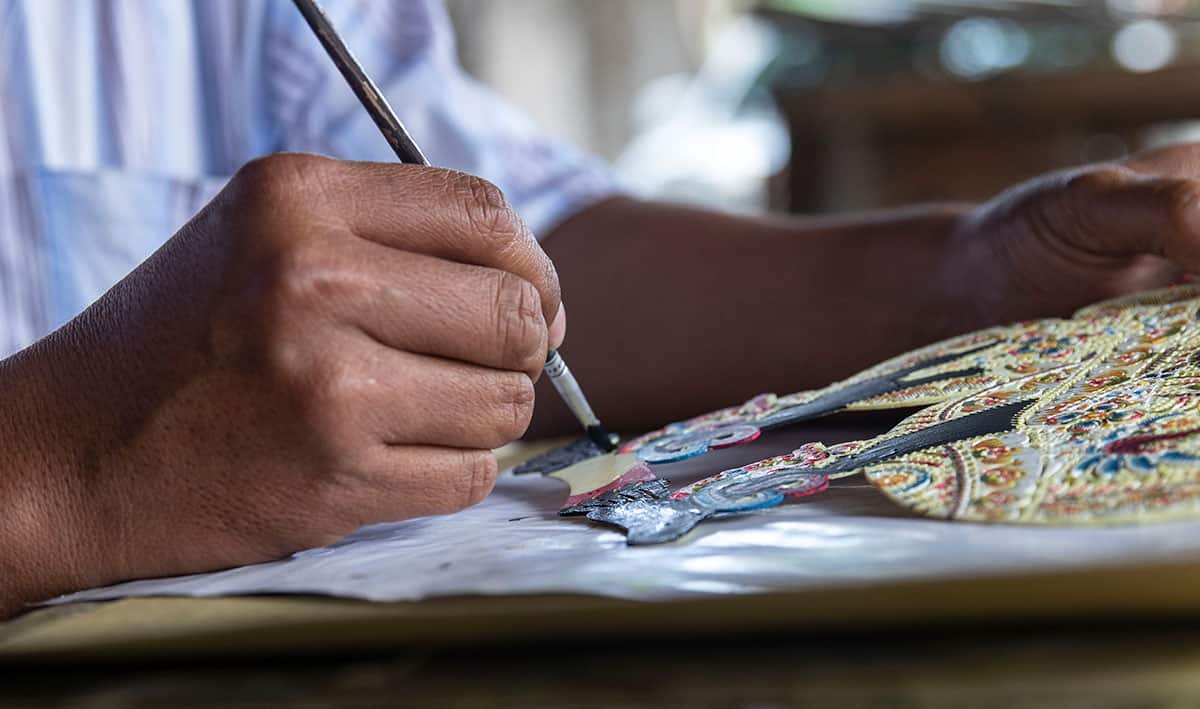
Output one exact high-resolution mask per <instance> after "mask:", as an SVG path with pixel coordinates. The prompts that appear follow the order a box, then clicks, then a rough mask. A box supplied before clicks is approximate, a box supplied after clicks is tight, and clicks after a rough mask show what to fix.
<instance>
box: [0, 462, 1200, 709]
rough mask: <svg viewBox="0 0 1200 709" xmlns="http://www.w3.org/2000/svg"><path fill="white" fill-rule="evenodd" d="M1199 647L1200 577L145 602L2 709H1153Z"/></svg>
mask: <svg viewBox="0 0 1200 709" xmlns="http://www.w3.org/2000/svg"><path fill="white" fill-rule="evenodd" d="M531 452H532V451H531V450H530V449H528V448H526V449H522V450H519V451H515V452H510V453H511V454H512V455H514V456H516V457H518V458H519V457H523V456H524V455H528V454H530V453H531ZM505 462H506V463H511V462H513V459H512V458H509V459H507V460H506V461H505ZM1198 639H1200V564H1191V563H1184V564H1181V563H1171V564H1156V565H1146V566H1140V567H1128V566H1126V567H1122V568H1112V569H1093V570H1087V571H1073V572H1069V573H1039V574H1033V575H1026V576H1020V577H1017V576H1007V577H1003V578H998V579H987V578H975V579H942V580H934V581H921V582H909V583H893V584H888V585H885V586H873V587H860V588H854V589H849V590H836V589H835V590H819V591H807V592H804V593H786V594H770V595H764V596H732V597H721V598H704V599H699V600H688V601H672V602H664V603H646V602H630V601H620V600H613V599H603V598H593V597H569V596H568V597H563V596H555V597H504V598H459V599H440V600H434V601H426V602H421V603H389V604H371V603H365V602H356V601H345V600H337V599H326V598H298V597H287V598H280V597H254V598H221V599H185V598H161V599H131V600H124V601H117V602H113V603H103V604H86V605H76V606H65V607H59V608H50V609H43V610H39V611H35V612H32V613H29V614H26V615H25V616H23V617H20V618H18V619H16V620H14V621H10V622H9V623H6V624H3V625H0V663H4V664H7V665H9V666H10V667H13V668H16V667H19V668H20V670H21V671H20V672H19V673H16V672H13V673H6V674H7V678H6V679H0V687H2V688H3V690H2V691H0V705H5V706H7V705H9V704H10V703H12V704H15V705H22V704H32V703H49V704H56V703H65V704H72V705H75V704H80V703H84V704H86V705H87V706H122V705H127V704H129V703H135V704H147V705H159V704H170V705H173V706H189V705H192V706H200V705H207V704H211V703H218V702H219V703H221V704H226V705H228V704H233V705H235V706H236V705H247V706H249V705H261V704H263V703H281V702H295V703H303V704H305V705H306V706H326V705H334V704H338V703H350V704H357V705H361V704H363V703H383V702H389V703H390V702H396V701H398V700H401V699H403V700H406V701H412V702H420V703H435V702H446V701H454V702H455V703H461V704H487V703H491V702H492V701H499V702H502V703H505V704H517V705H524V706H531V705H533V706H537V705H556V704H562V703H566V702H568V701H569V702H572V703H575V704H577V705H579V706H611V705H615V704H622V705H624V704H646V705H650V704H653V705H662V704H663V703H664V702H667V703H670V702H675V703H680V704H687V705H690V706H694V705H704V704H708V705H721V706H728V705H730V704H731V703H739V702H740V703H745V702H755V703H764V702H765V703H771V702H785V703H799V704H802V705H804V704H810V705H812V706H826V705H828V704H829V703H830V702H835V701H853V702H855V703H869V704H880V705H893V704H896V703H902V704H905V705H913V706H966V705H971V706H990V705H996V706H1002V705H1003V706H1007V705H1010V704H1012V703H1017V702H1019V703H1023V704H1029V703H1035V704H1038V705H1045V706H1114V707H1116V706H1130V705H1144V704H1155V705H1157V704H1162V703H1176V702H1178V701H1179V700H1180V699H1181V698H1182V697H1184V696H1187V695H1188V694H1191V693H1194V692H1196V691H1197V690H1200V686H1198V685H1200V672H1197V670H1200V650H1197V649H1195V648H1198V647H1200V644H1197V643H1196V642H1195V641H1196V640H1198ZM5 699H7V700H9V701H8V702H6V701H4V700H5Z"/></svg>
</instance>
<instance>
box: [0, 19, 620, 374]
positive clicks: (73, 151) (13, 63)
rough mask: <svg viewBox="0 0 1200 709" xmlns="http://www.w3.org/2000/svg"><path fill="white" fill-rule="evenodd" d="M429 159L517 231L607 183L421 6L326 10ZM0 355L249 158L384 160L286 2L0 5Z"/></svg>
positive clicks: (95, 290)
mask: <svg viewBox="0 0 1200 709" xmlns="http://www.w3.org/2000/svg"><path fill="white" fill-rule="evenodd" d="M326 9H327V11H328V13H329V15H330V18H331V19H332V21H333V22H334V24H335V26H337V27H338V28H339V30H340V31H341V33H342V34H343V36H344V38H345V40H346V43H347V44H348V45H349V46H350V47H351V48H352V49H353V50H354V51H355V53H356V55H357V56H358V58H359V60H360V61H361V62H362V63H363V65H364V66H365V67H366V69H367V71H368V73H370V74H371V75H372V76H373V77H374V78H375V80H376V82H377V83H378V84H379V85H380V87H381V89H382V90H383V91H384V93H385V94H386V95H387V96H388V97H389V100H390V101H391V103H392V105H393V106H394V107H395V108H396V110H397V113H398V114H399V115H400V118H401V120H403V121H404V122H405V123H406V125H407V126H408V128H409V130H410V131H411V132H412V133H413V135H414V136H415V137H416V139H417V142H418V143H420V145H421V147H422V149H423V150H424V151H425V153H426V154H427V155H428V156H429V159H430V161H431V162H433V163H434V164H435V165H441V166H445V167H452V168H456V169H460V170H464V171H467V172H472V173H474V174H477V175H480V176H483V177H485V178H487V179H489V180H491V181H493V182H495V183H496V184H497V185H499V186H500V188H501V189H503V190H504V192H505V194H506V195H507V196H508V198H509V200H510V201H511V202H512V203H513V204H514V206H515V207H516V208H517V210H518V211H519V212H520V213H521V214H522V216H523V217H524V218H525V219H526V221H527V222H528V223H529V224H530V226H531V227H532V228H533V229H534V232H535V233H542V232H543V231H545V230H546V229H548V228H549V227H551V226H552V225H553V224H554V223H555V222H557V221H558V220H560V219H562V218H564V217H565V216H567V215H569V214H570V213H571V212H572V211H575V210H577V209H579V208H581V207H582V206H584V205H585V204H587V203H589V202H592V201H594V200H596V199H598V198H600V197H602V196H604V195H607V194H611V193H612V191H613V190H614V186H613V182H612V179H611V177H610V175H609V173H608V172H607V170H606V169H605V167H604V166H603V165H601V164H600V163H598V162H597V161H595V160H593V159H591V158H589V157H587V156H585V155H583V154H581V153H579V152H577V151H575V150H573V149H571V148H569V147H566V146H563V145H560V144H557V143H554V142H552V141H549V140H546V139H545V138H544V137H542V136H541V135H540V134H539V133H538V132H537V131H536V130H535V129H534V128H533V126H531V125H530V124H529V123H528V122H527V121H526V120H525V119H524V118H523V117H522V116H520V115H519V114H518V113H516V112H515V111H513V110H512V109H511V108H510V107H508V106H506V105H504V104H503V103H502V102H500V101H499V100H498V99H497V98H496V97H495V96H493V95H492V94H490V93H489V92H488V91H487V90H485V89H484V88H482V87H480V86H479V85H478V84H476V83H474V82H473V81H471V80H470V79H469V78H467V77H466V76H465V75H464V74H463V73H462V71H461V69H460V68H459V67H458V64H457V61H456V59H455V48H454V38H453V34H452V31H451V27H450V24H449V20H448V17H447V15H446V13H445V9H444V8H443V7H441V6H440V4H439V3H438V2H437V0H357V1H356V0H327V2H326ZM0 95H2V96H3V102H2V103H0V356H2V355H6V354H9V353H11V352H14V351H16V350H17V349H19V348H21V347H24V346H25V345H27V344H29V343H31V342H32V341H34V340H35V339H37V338H39V337H41V336H42V335H44V334H46V333H47V332H49V331H50V330H51V329H53V328H54V327H57V326H58V325H60V324H62V323H64V322H65V321H67V320H69V319H70V318H72V317H74V316H75V315H76V314H77V313H78V312H79V311H81V310H82V309H83V308H84V307H86V306H87V305H88V304H89V303H91V302H92V301H93V300H95V299H96V298H97V297H99V296H100V295H102V294H103V293H104V291H105V290H107V289H108V288H109V287H110V286H112V284H114V283H115V282H116V281H118V280H119V279H120V278H122V277H123V276H124V275H125V274H127V273H128V272H129V271H130V270H132V269H133V268H134V267H135V266H136V265H137V264H138V263H139V262H141V261H142V260H143V259H144V258H145V257H146V256H148V255H149V254H150V253H151V252H153V251H154V250H155V249H156V248H158V246H159V245H161V244H162V242H163V241H164V240H165V239H166V238H168V237H169V236H170V235H171V234H172V233H173V232H174V231H175V230H176V229H177V228H178V227H179V226H181V225H182V224H183V223H184V222H185V221H187V219H188V218H189V217H190V216H191V215H192V214H194V213H195V212H196V211H197V210H198V209H199V208H200V207H202V206H203V205H204V203H205V202H207V201H208V199H209V198H211V196H212V195H213V194H215V193H216V191H217V190H219V189H220V187H221V186H222V185H223V184H224V183H225V181H226V180H227V179H228V177H229V176H230V175H231V174H233V172H234V171H235V170H237V168H238V167H239V166H240V165H241V164H242V163H244V162H246V161H247V160H250V159H251V158H254V157H257V156H260V155H264V154H268V153H273V152H279V151H284V150H289V151H306V152H315V153H323V154H326V155H332V156H336V157H341V158H347V159H355V160H393V159H394V157H393V156H392V153H391V151H390V149H389V148H388V146H387V144H386V143H385V142H384V140H383V138H382V137H381V136H380V135H379V134H378V132H377V130H376V129H375V127H374V125H373V124H372V123H371V122H370V119H369V118H368V117H367V116H366V115H365V113H364V112H363V110H362V109H361V108H360V107H359V106H358V104H357V101H356V99H355V98H354V95H353V94H352V93H351V92H350V90H349V89H348V88H347V87H346V85H345V84H344V82H343V80H342V79H341V76H340V75H339V74H338V73H337V72H336V70H335V69H334V68H333V66H332V65H331V64H330V62H329V60H328V59H327V58H326V57H325V55H324V53H323V51H322V49H321V47H320V45H319V44H318V43H317V42H316V40H315V39H314V38H313V36H312V35H311V33H310V31H309V29H308V27H307V25H305V24H304V22H303V19H302V18H301V17H300V15H299V13H297V12H296V11H295V9H294V8H293V6H292V4H291V2H288V0H0Z"/></svg>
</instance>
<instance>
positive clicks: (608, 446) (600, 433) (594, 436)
mask: <svg viewBox="0 0 1200 709" xmlns="http://www.w3.org/2000/svg"><path fill="white" fill-rule="evenodd" d="M584 430H585V431H586V432H587V437H588V438H590V439H591V440H592V443H595V444H596V445H597V446H598V447H599V448H600V450H602V451H604V452H605V453H611V452H613V451H615V450H616V449H617V442H616V440H614V439H615V438H616V436H613V435H612V434H610V433H609V432H608V431H605V430H604V427H603V426H588V427H587V428H586V429H584Z"/></svg>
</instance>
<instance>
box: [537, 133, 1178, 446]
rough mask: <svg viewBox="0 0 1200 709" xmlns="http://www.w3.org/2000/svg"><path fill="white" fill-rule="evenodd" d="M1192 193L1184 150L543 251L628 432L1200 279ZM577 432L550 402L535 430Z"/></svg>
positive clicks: (601, 387)
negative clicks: (906, 205)
mask: <svg viewBox="0 0 1200 709" xmlns="http://www.w3.org/2000/svg"><path fill="white" fill-rule="evenodd" d="M1197 178H1200V148H1197V147H1196V146H1180V147H1175V148H1170V149H1166V150H1162V151H1157V152H1154V153H1147V154H1144V155H1140V156H1137V157H1135V158H1132V159H1130V160H1128V161H1125V162H1123V163H1119V164H1103V165H1095V166H1088V167H1084V168H1079V169H1075V170H1070V171H1066V172H1062V173H1055V174H1051V175H1046V176H1042V177H1039V178H1036V179H1033V180H1031V181H1029V182H1027V183H1024V184H1022V185H1019V186H1017V187H1015V188H1013V189H1012V190H1009V191H1007V192H1005V193H1004V194H1002V195H999V196H997V197H996V198H995V199H993V200H990V201H988V202H986V203H983V204H980V205H970V204H962V205H934V206H927V207H919V208H913V209H906V210H899V211H886V212H879V213H874V214H867V215H860V216H850V217H834V218H820V219H814V218H748V217H738V216H731V215H723V214H716V213H713V212H708V211H704V210H698V209H693V208H687V207H678V206H672V205H666V204H660V203H652V202H639V201H636V200H628V199H614V200H608V201H605V202H602V203H600V204H597V205H595V206H593V207H591V208H589V209H587V210H584V211H582V212H580V213H579V214H577V215H575V216H574V217H573V218H571V219H569V220H568V221H566V222H564V223H563V224H562V225H560V226H559V227H558V228H557V229H556V230H555V231H553V232H552V233H551V234H549V235H548V236H547V238H546V239H545V240H544V246H545V248H546V250H547V252H548V253H549V254H550V256H551V258H553V259H554V261H555V263H556V265H557V268H558V271H559V273H560V275H561V277H562V282H563V288H564V300H565V302H566V303H567V305H568V310H569V312H570V320H571V334H570V337H569V338H568V341H567V343H566V345H565V346H564V348H563V353H564V356H565V357H567V359H568V360H569V361H570V362H571V363H572V367H573V368H574V370H575V371H576V374H577V375H578V377H579V379H580V381H581V383H582V384H583V386H584V387H585V389H586V391H587V392H588V394H589V396H590V398H591V399H592V404H593V406H594V407H595V409H596V410H597V413H598V414H599V415H600V416H601V418H602V419H603V420H604V421H605V423H606V424H607V425H608V426H610V427H612V428H614V429H617V430H627V431H637V430H644V429H649V428H654V427H658V426H661V425H662V424H664V423H666V422H668V421H672V420H678V419H680V418H683V417H686V416H690V415H694V414H697V413H701V412H703V411H707V410H712V409H715V408H720V407H723V406H728V405H729V404H731V403H734V402H737V401H741V400H744V399H746V398H748V397H749V396H752V395H753V394H756V393H759V392H762V391H776V392H780V393H784V392H791V391H797V390H800V389H804V388H810V387H817V386H822V385H824V384H828V383H829V382H831V381H835V380H837V379H838V378H841V377H844V376H846V375H848V374H850V373H852V372H854V371H857V370H859V369H861V368H863V367H865V366H868V365H870V364H873V363H875V362H877V361H880V360H882V359H884V358H886V357H888V356H891V355H894V354H897V353H900V352H903V351H905V350H908V349H912V348H914V347H917V346H920V345H923V344H927V343H929V342H932V341H935V340H938V339H941V338H944V337H948V336H951V335H954V334H959V333H962V332H966V331H969V330H972V329H978V328H982V327H986V326H989V325H994V324H998V323H1006V322H1012V321H1016V320H1022V319H1028V318H1035V317H1049V316H1063V315H1068V314H1070V313H1071V312H1072V311H1073V310H1075V309H1076V308H1079V307H1081V306H1083V305H1086V304H1088V303H1091V302H1094V301H1096V300H1100V299H1103V298H1108V297H1112V296H1115V295H1118V294H1121V293H1126V292H1131V291H1135V290H1141V289H1145V288H1151V287H1157V286H1162V285H1166V284H1167V283H1169V282H1171V281H1173V280H1175V279H1177V278H1178V277H1179V276H1180V275H1181V273H1182V272H1183V270H1184V269H1189V268H1191V269H1196V268H1200V223H1198V222H1197V220H1196V219H1197V218H1196V217H1195V216H1193V214H1194V213H1195V212H1196V199H1197V195H1200V182H1198V181H1197ZM667 392H669V394H667ZM569 427H570V422H569V421H568V420H567V419H566V418H565V415H564V412H563V411H562V409H561V408H560V406H559V405H558V403H557V402H555V401H553V399H552V398H551V397H550V396H549V395H548V394H547V393H546V390H545V389H544V388H540V389H539V410H538V412H537V414H536V415H535V420H534V425H533V428H532V429H531V432H532V433H534V434H538V433H543V434H544V433H551V432H562V431H565V430H568V429H569Z"/></svg>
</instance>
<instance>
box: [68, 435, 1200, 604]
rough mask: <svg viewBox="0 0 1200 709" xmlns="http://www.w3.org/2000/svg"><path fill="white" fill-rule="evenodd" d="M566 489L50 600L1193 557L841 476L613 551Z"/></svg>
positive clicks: (542, 589)
mask: <svg viewBox="0 0 1200 709" xmlns="http://www.w3.org/2000/svg"><path fill="white" fill-rule="evenodd" d="M827 440H829V439H827ZM783 445H784V441H783V440H781V439H779V438H778V437H776V438H775V439H774V445H771V446H770V447H767V446H764V445H760V444H755V445H752V446H746V447H742V448H738V449H730V450H729V451H722V452H721V454H720V455H716V456H706V457H703V458H700V459H696V460H695V461H687V462H685V463H678V464H673V465H671V466H664V467H663V468H662V469H661V471H662V472H663V473H664V476H665V477H670V478H671V479H672V480H673V481H675V482H677V483H685V482H688V481H690V480H694V479H697V478H698V477H700V476H702V475H704V474H706V473H707V472H710V471H711V469H712V467H713V466H714V465H718V466H720V465H733V464H737V463H739V462H743V461H748V460H756V459H757V458H760V457H763V456H765V455H769V454H771V453H772V452H774V451H775V450H780V449H784V448H782V446H783ZM787 445H788V446H791V445H792V443H788V444H787ZM735 456H736V459H735ZM565 497H566V490H565V486H564V485H563V484H562V483H560V482H558V481H555V480H552V479H546V478H541V477H539V476H522V477H515V476H512V475H505V476H502V477H501V479H500V480H499V481H498V483H497V486H496V491H495V492H494V493H493V494H492V496H491V497H489V498H488V499H487V500H486V501H484V502H483V503H482V504H480V505H478V506H476V507H474V508H472V509H469V510H466V511H463V512H461V513H459V514H455V515H450V516H446V517H438V518H424V519H418V520H412V521H408V522H401V523H397V524H385V525H376V526H373V527H367V528H365V529H363V530H361V531H359V532H358V533H357V534H355V535H353V536H352V537H349V538H347V539H345V540H343V541H341V542H339V543H337V544H334V545H331V546H329V547H324V548H321V549H314V550H310V551H304V552H300V553H298V554H295V555H294V556H292V557H291V558H289V559H287V560H284V561H278V562H273V563H267V564H258V565H255V566H246V567H242V568H237V569H231V570H228V571H221V572H216V573H210V574H199V575H194V576H184V577H179V578H171V579H157V580H146V581H134V582H129V583H124V584H120V585H117V586H112V587H109V588H103V589H95V590H91V591H84V592H81V593H76V594H72V595H68V596H63V597H61V598H60V599H56V601H55V602H67V601H84V600H89V601H90V600H101V599H112V598H119V597H123V596H151V595H190V596H218V595H240V594H261V593H300V594H326V595H332V596H343V597H348V598H361V599H369V600H376V601H411V600H419V599H422V598H430V597H436V596H454V595H480V594H482V595H489V594H528V593H583V594H596V595H604V596H617V597H622V598H631V599H647V600H649V599H669V598H681V597H687V596H696V595H704V594H718V593H751V592H763V591H770V590H785V589H787V590H796V589H802V588H813V587H831V586H839V585H846V584H852V585H860V584H871V583H877V582H880V581H891V580H899V579H917V578H923V577H932V576H969V575H975V574H979V573H1005V572H1013V571H1023V570H1027V569H1052V568H1065V567H1077V566H1086V565H1094V564H1104V565H1112V564H1117V563H1128V562H1144V561H1150V560H1163V559H1195V560H1197V561H1200V521H1196V522H1186V523H1172V524H1160V525H1150V526H1140V527H1132V526H1131V527H1115V528H1031V527H1013V526H985V525H977V524H969V523H962V522H942V521H937V520H928V519H922V518H917V517H913V516H911V515H910V514H909V513H908V512H906V511H904V510H902V509H900V508H899V507H897V506H895V505H894V504H892V503H891V502H889V501H888V500H887V499H885V498H884V497H883V495H882V494H881V493H879V492H877V491H876V490H875V489H874V488H872V487H870V486H869V485H868V484H867V483H866V481H865V480H863V479H861V478H858V477H856V478H849V479H846V480H843V481H838V482H837V483H835V486H834V487H832V488H831V489H830V490H829V491H827V492H825V493H823V494H819V495H816V496H814V497H812V498H806V499H805V500H801V501H796V502H791V503H787V504H784V505H782V506H780V507H776V508H774V509H769V510H764V511H761V512H757V513H754V514H750V515H744V516H740V517H733V518H728V519H723V520H714V521H709V522H705V523H702V524H701V525H700V526H699V527H698V528H697V530H696V531H694V532H692V533H691V534H689V535H688V536H687V537H685V538H684V539H683V540H681V541H679V542H675V543H672V544H666V545H659V546H648V547H629V546H626V544H625V538H624V536H623V535H622V534H621V533H619V532H617V531H614V530H610V529H608V528H605V527H601V526H598V525H596V524H594V523H591V522H588V521H587V520H584V519H581V518H562V517H559V516H558V515H557V514H556V511H557V509H558V506H559V505H560V504H561V502H562V501H563V500H564V499H565Z"/></svg>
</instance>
